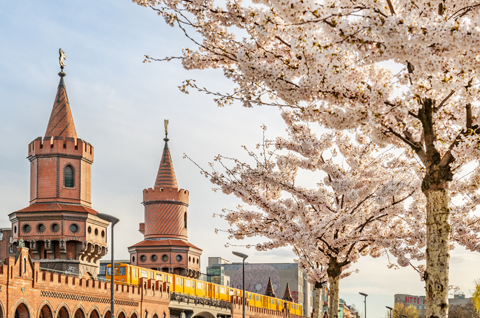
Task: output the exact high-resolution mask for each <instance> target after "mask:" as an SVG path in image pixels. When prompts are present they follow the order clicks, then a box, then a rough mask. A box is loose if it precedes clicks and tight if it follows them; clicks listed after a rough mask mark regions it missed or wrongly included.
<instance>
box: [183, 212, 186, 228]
mask: <svg viewBox="0 0 480 318" xmlns="http://www.w3.org/2000/svg"><path fill="white" fill-rule="evenodd" d="M183 227H184V228H187V212H185V214H184V215H183Z"/></svg>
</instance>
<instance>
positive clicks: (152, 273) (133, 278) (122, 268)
mask: <svg viewBox="0 0 480 318" xmlns="http://www.w3.org/2000/svg"><path fill="white" fill-rule="evenodd" d="M110 267H111V266H110V264H108V265H107V275H106V276H107V277H106V278H107V280H110V279H111V277H110V276H111V270H110ZM114 268H115V269H114V273H115V283H116V284H125V285H138V284H139V282H140V278H142V277H145V278H147V279H156V280H161V281H164V282H170V283H172V284H173V275H172V274H169V273H163V272H159V271H156V270H153V269H148V268H144V267H139V266H133V265H129V264H124V263H115V264H114Z"/></svg>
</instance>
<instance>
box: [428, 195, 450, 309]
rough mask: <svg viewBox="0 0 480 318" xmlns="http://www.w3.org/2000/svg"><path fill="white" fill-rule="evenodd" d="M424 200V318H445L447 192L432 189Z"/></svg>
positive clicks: (448, 197) (448, 223) (448, 207)
mask: <svg viewBox="0 0 480 318" xmlns="http://www.w3.org/2000/svg"><path fill="white" fill-rule="evenodd" d="M424 193H425V195H426V197H427V268H426V271H425V288H426V304H427V318H447V317H448V269H449V262H450V233H451V225H450V191H449V190H448V189H445V188H443V189H442V188H440V189H439V188H434V189H430V190H426V191H424Z"/></svg>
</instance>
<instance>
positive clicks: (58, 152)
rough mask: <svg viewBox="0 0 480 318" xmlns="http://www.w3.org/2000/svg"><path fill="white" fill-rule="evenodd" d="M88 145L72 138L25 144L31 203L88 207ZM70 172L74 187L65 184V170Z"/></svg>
mask: <svg viewBox="0 0 480 318" xmlns="http://www.w3.org/2000/svg"><path fill="white" fill-rule="evenodd" d="M93 156H94V149H93V146H92V145H91V144H89V143H88V142H86V141H84V140H82V139H79V138H77V139H74V138H71V137H61V136H59V137H46V138H43V139H42V137H38V138H37V139H35V140H34V141H32V142H31V143H30V144H29V145H28V157H27V158H28V160H29V161H30V204H34V203H43V202H61V203H70V204H72V203H73V204H82V205H85V206H91V197H92V195H91V166H92V163H93ZM67 166H70V167H71V168H72V169H73V176H74V184H73V187H66V186H65V184H64V178H65V168H66V167H67Z"/></svg>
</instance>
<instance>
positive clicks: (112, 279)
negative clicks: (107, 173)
mask: <svg viewBox="0 0 480 318" xmlns="http://www.w3.org/2000/svg"><path fill="white" fill-rule="evenodd" d="M97 216H98V217H99V218H101V219H103V220H105V221H108V222H110V223H111V224H112V244H111V246H112V254H111V256H112V261H111V262H110V270H111V273H110V301H111V304H110V307H111V308H110V317H112V318H115V295H114V285H115V270H114V269H115V268H114V262H115V258H114V256H113V238H114V236H113V228H114V227H115V224H117V223H118V222H119V221H120V220H119V219H117V218H116V217H114V216H113V215H110V214H105V213H98V214H97ZM107 274H108V273H107Z"/></svg>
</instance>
